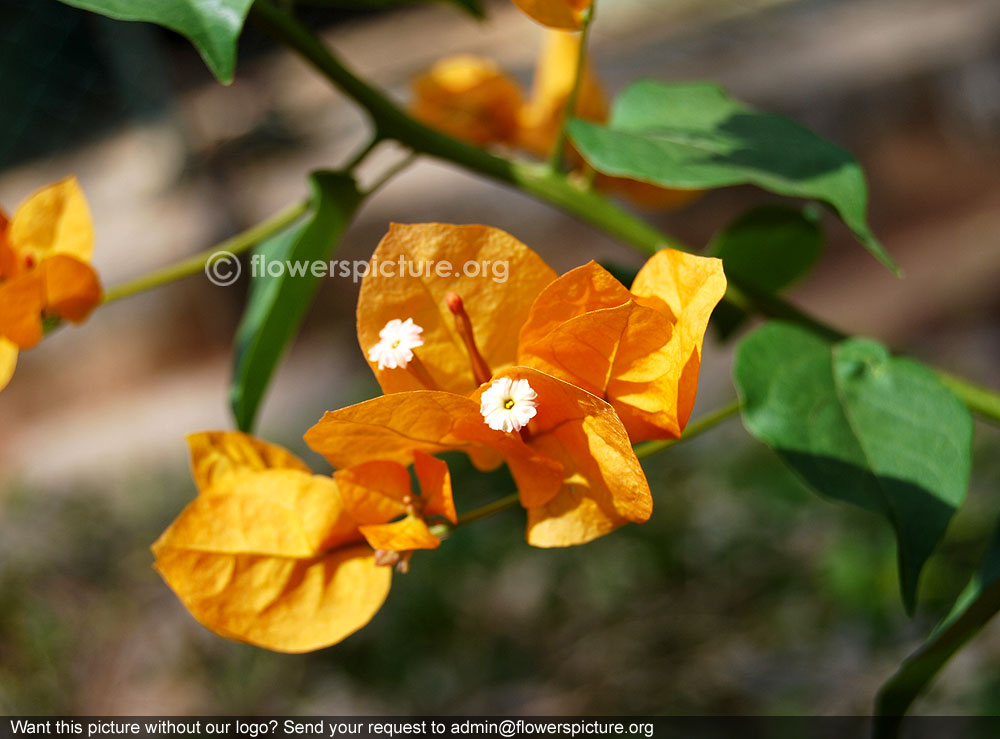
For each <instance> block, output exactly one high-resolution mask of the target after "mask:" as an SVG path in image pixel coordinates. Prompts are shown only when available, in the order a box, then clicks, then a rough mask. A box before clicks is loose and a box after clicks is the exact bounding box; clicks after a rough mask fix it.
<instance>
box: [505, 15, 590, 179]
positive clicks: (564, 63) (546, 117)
mask: <svg viewBox="0 0 1000 739" xmlns="http://www.w3.org/2000/svg"><path fill="white" fill-rule="evenodd" d="M581 42H582V38H581V36H580V34H578V33H565V32H562V31H549V32H547V33H546V34H545V37H544V40H543V42H542V51H541V54H540V55H539V57H538V62H537V64H536V65H535V79H534V81H533V83H532V90H531V97H530V98H529V99H528V102H527V103H525V105H524V106H523V107H522V108H521V114H520V117H519V122H520V127H519V132H518V139H517V143H518V146H519V147H521V148H523V149H525V150H526V151H529V152H531V153H532V154H535V155H536V156H539V157H542V158H545V157H547V156H548V155H549V153H550V152H551V151H552V147H553V145H554V144H555V142H556V138H557V137H558V135H559V128H560V127H561V126H562V122H563V118H564V117H565V115H566V103H567V101H568V100H569V96H570V93H571V92H572V91H573V83H574V82H575V80H576V65H577V58H578V57H579V54H580V44H581ZM574 114H575V115H576V116H577V117H578V118H583V119H585V120H588V121H596V122H600V121H603V120H604V119H605V118H607V116H608V102H607V96H606V95H605V93H604V89H603V88H602V87H601V84H600V82H598V81H597V77H596V76H595V75H594V71H593V67H592V65H591V64H590V61H589V60H586V62H585V64H584V68H583V72H582V76H581V78H580V89H579V91H578V92H577V97H576V106H575V109H574ZM577 161H579V158H577Z"/></svg>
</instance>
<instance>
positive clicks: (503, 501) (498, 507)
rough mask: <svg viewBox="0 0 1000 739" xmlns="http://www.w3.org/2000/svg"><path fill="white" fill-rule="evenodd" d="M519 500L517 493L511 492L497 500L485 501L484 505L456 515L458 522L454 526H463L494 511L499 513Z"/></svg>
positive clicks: (516, 503)
mask: <svg viewBox="0 0 1000 739" xmlns="http://www.w3.org/2000/svg"><path fill="white" fill-rule="evenodd" d="M520 502H521V497H520V496H519V495H518V494H517V493H511V494H510V495H507V496H505V497H503V498H500V499H499V500H495V501H493V502H492V503H487V504H486V505H484V506H481V507H479V508H475V509H473V510H471V511H469V512H468V513H463V514H462V515H461V516H459V517H458V522H457V523H456V524H455V526H465V524H467V523H473V522H474V521H479V520H480V519H483V518H487V517H488V516H492V515H493V514H495V513H500V512H501V511H506V510H507V509H508V508H513V507H514V506H516V505H518V503H520Z"/></svg>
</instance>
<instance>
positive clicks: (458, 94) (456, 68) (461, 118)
mask: <svg viewBox="0 0 1000 739" xmlns="http://www.w3.org/2000/svg"><path fill="white" fill-rule="evenodd" d="M412 87H413V93H414V100H413V103H412V105H411V112H412V114H413V116H414V117H415V118H417V119H418V120H420V121H422V122H424V123H426V124H427V125H428V126H431V127H432V128H436V129H438V130H439V131H444V132H445V133H447V134H449V135H451V136H454V137H456V138H459V139H462V140H463V141H468V142H469V143H471V144H475V145H476V146H485V145H487V144H503V143H510V142H513V141H514V140H515V139H516V138H517V134H518V115H519V111H520V109H521V105H522V102H523V101H522V93H521V88H520V87H519V86H518V84H517V83H516V82H515V81H514V80H512V79H510V78H509V77H508V76H507V75H505V74H504V73H503V71H502V70H501V69H500V67H499V66H497V64H496V63H495V62H493V61H491V60H490V59H485V58H483V57H479V56H474V55H472V54H460V55H456V56H450V57H446V58H444V59H441V60H439V61H438V62H436V63H435V64H434V66H433V67H431V68H430V70H428V71H427V72H425V73H424V74H422V75H420V76H419V77H417V78H416V79H414V80H413V84H412Z"/></svg>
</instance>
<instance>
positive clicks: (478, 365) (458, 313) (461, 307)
mask: <svg viewBox="0 0 1000 739" xmlns="http://www.w3.org/2000/svg"><path fill="white" fill-rule="evenodd" d="M445 303H447V304H448V310H450V311H451V314H452V315H453V316H455V328H456V329H457V330H458V335H459V336H460V337H461V338H462V343H463V344H465V351H467V352H468V354H469V365H470V366H471V367H472V376H473V377H474V378H475V380H476V382H477V383H478V384H480V385H482V384H483V383H484V382H489V379H490V378H491V377H492V376H493V372H492V371H491V370H490V366H489V365H488V364H487V363H486V360H485V359H484V358H483V355H482V354H481V353H480V352H479V347H478V346H476V337H475V336H474V335H473V331H472V321H471V320H470V319H469V314H468V313H466V312H465V304H464V303H463V302H462V297H461V296H460V295H459V294H458V293H448V295H447V296H446V297H445Z"/></svg>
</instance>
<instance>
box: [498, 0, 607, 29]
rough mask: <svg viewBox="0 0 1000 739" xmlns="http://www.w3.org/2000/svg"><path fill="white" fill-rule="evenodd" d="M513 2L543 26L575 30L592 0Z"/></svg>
mask: <svg viewBox="0 0 1000 739" xmlns="http://www.w3.org/2000/svg"><path fill="white" fill-rule="evenodd" d="M514 4H515V5H516V6H517V7H519V8H520V9H521V10H523V11H524V12H525V13H527V14H528V15H530V16H531V17H532V18H534V19H535V20H536V21H538V22H539V23H541V24H542V25H544V26H548V27H549V28H561V29H564V30H567V31H576V30H579V28H580V26H581V24H582V23H583V14H584V12H585V11H586V10H588V9H589V8H590V6H591V5H592V4H593V0H514Z"/></svg>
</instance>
